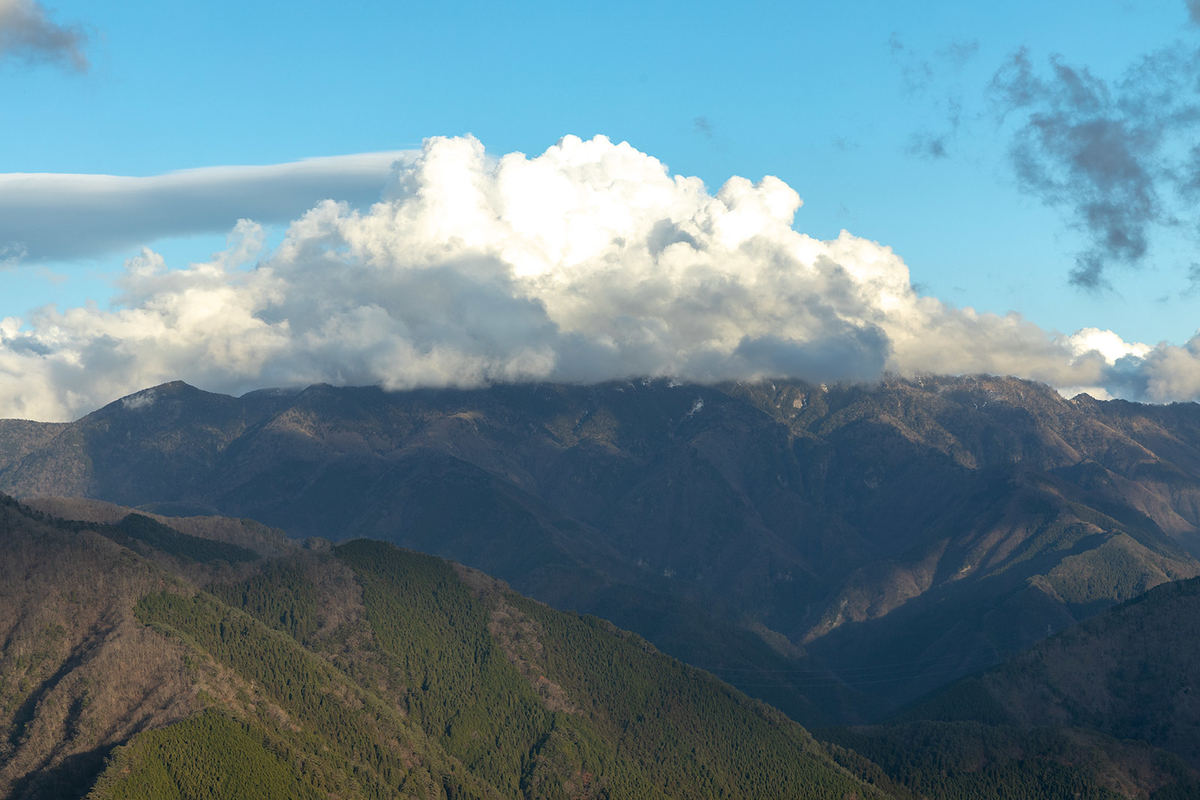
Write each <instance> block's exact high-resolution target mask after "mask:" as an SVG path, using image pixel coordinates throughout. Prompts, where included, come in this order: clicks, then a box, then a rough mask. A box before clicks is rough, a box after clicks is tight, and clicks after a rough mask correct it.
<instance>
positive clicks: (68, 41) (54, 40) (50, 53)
mask: <svg viewBox="0 0 1200 800" xmlns="http://www.w3.org/2000/svg"><path fill="white" fill-rule="evenodd" d="M87 43H88V37H87V35H86V34H85V33H84V32H83V28H82V27H80V26H79V25H60V24H58V23H56V22H54V21H53V20H51V19H50V17H49V15H48V14H47V13H46V8H45V6H43V5H42V4H41V3H39V2H37V0H0V63H3V62H5V61H7V62H10V63H18V64H36V63H52V64H60V65H62V66H66V67H68V68H70V69H74V70H77V71H79V72H84V71H86V70H87V68H88V59H87V55H86V54H85V53H84V49H85V48H86V46H87Z"/></svg>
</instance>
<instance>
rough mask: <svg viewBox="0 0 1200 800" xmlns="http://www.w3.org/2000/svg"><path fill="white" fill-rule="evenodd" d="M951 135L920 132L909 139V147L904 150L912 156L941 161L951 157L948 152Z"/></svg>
mask: <svg viewBox="0 0 1200 800" xmlns="http://www.w3.org/2000/svg"><path fill="white" fill-rule="evenodd" d="M948 140H949V135H947V134H944V133H943V134H934V133H930V132H929V131H918V132H917V133H914V134H913V135H912V136H910V137H909V139H908V145H907V146H906V147H905V148H904V150H905V152H906V153H908V154H909V155H910V156H919V157H921V158H928V159H931V160H934V161H936V160H940V159H943V158H946V157H947V156H948V155H949V152H948V151H947V149H946V147H947V143H948Z"/></svg>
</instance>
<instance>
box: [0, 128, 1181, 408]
mask: <svg viewBox="0 0 1200 800" xmlns="http://www.w3.org/2000/svg"><path fill="white" fill-rule="evenodd" d="M382 197H383V200H382V201H381V202H378V203H376V204H374V205H373V206H371V207H370V208H369V209H365V210H356V209H354V208H352V207H351V206H350V205H348V204H346V203H337V202H333V201H325V202H321V203H318V204H316V205H315V206H313V207H312V208H310V209H309V210H307V211H306V212H305V213H303V214H302V215H301V216H299V217H298V218H297V219H295V220H294V221H293V222H292V223H291V225H290V228H289V230H288V233H287V235H286V238H285V240H284V242H283V243H282V244H281V245H280V246H279V247H278V248H277V249H276V250H275V251H274V252H270V253H266V252H263V250H262V246H263V245H262V242H263V237H262V231H261V228H259V227H258V225H256V224H255V223H252V222H249V221H242V222H240V223H239V224H238V226H237V227H236V228H235V230H234V231H233V233H232V234H231V235H230V244H229V248H228V249H227V250H226V251H225V252H223V253H220V254H217V255H216V256H215V257H214V258H213V259H212V260H211V261H209V262H205V263H199V264H191V265H188V266H187V267H185V268H181V269H170V268H168V265H166V264H164V263H163V259H162V258H160V257H159V256H158V255H157V254H155V253H153V252H152V251H149V250H147V251H145V252H144V253H143V254H142V256H140V257H138V258H135V259H131V260H130V261H129V263H128V264H127V267H126V270H125V273H124V275H123V277H122V279H121V287H120V288H121V292H122V293H121V297H120V299H119V301H118V303H117V304H116V305H115V306H114V307H113V308H111V309H101V308H98V307H95V306H86V307H79V308H70V309H66V310H58V309H54V308H45V309H41V310H39V311H35V312H33V313H31V314H30V315H28V316H27V318H25V319H22V320H17V319H8V320H4V321H2V322H0V416H24V417H33V418H40V419H69V418H72V417H74V416H77V415H78V414H80V413H82V412H85V411H88V410H91V409H93V408H95V407H97V406H99V405H100V404H102V403H105V402H109V401H111V400H113V399H115V398H117V397H120V396H122V395H124V394H128V393H130V392H133V391H137V390H140V389H143V388H145V387H147V386H152V385H155V384H157V383H160V382H164V381H168V380H174V379H183V380H186V381H189V382H191V383H194V384H197V385H199V386H202V387H204V388H207V389H211V390H217V391H226V392H233V393H238V392H241V391H245V390H249V389H254V388H261V387H264V386H278V385H303V384H308V383H313V382H318V381H327V382H332V383H347V384H368V383H378V384H382V385H384V386H387V387H391V388H407V387H415V386H431V385H432V386H447V385H453V386H476V385H482V384H486V383H489V382H498V381H531V380H555V381H598V380H605V379H612V378H622V377H629V376H642V375H648V376H673V377H678V378H683V379H690V380H698V381H714V380H722V379H740V380H747V379H756V378H766V377H800V378H805V379H808V380H813V381H836V380H871V379H874V378H878V377H879V376H880V375H882V374H883V373H884V372H885V371H890V372H896V373H901V374H915V373H974V372H988V373H998V374H1014V375H1021V376H1025V377H1030V378H1034V379H1038V380H1043V381H1046V382H1048V383H1050V384H1052V385H1055V386H1060V387H1067V386H1091V387H1101V388H1105V387H1106V388H1107V389H1109V390H1111V391H1113V393H1114V394H1121V395H1125V396H1138V397H1147V398H1149V399H1155V400H1160V399H1175V398H1179V397H1191V396H1195V395H1196V394H1197V393H1198V392H1200V346H1193V345H1188V346H1187V347H1183V348H1171V347H1167V346H1165V345H1163V346H1159V347H1157V348H1153V349H1151V348H1147V347H1145V346H1144V345H1130V344H1126V343H1124V342H1123V341H1121V340H1120V338H1119V337H1117V336H1116V335H1115V334H1112V333H1111V332H1107V331H1097V330H1085V331H1081V332H1079V333H1078V334H1076V335H1075V336H1071V337H1067V336H1063V335H1060V334H1057V333H1054V332H1048V331H1046V330H1044V329H1041V328H1039V327H1037V326H1036V325H1033V324H1032V323H1030V322H1028V321H1026V320H1024V319H1023V318H1021V317H1020V316H1018V315H1015V314H1009V315H1003V316H1001V315H995V314H983V313H977V312H975V311H974V310H972V309H970V308H966V309H957V308H954V307H951V306H948V305H946V304H944V303H942V302H940V301H938V300H937V299H935V298H931V297H921V296H919V295H918V294H917V293H916V292H915V291H914V290H913V288H912V284H911V282H910V279H909V272H908V268H907V267H906V265H905V264H904V262H903V261H902V260H901V259H900V257H899V256H897V255H896V254H895V253H893V252H892V250H891V249H890V248H888V247H886V246H884V245H881V244H878V243H876V242H872V241H868V240H865V239H860V238H858V237H855V236H853V235H851V234H849V233H847V232H843V233H842V234H841V235H840V236H839V237H838V238H836V239H833V240H830V241H821V240H818V239H815V238H812V237H810V236H806V235H805V234H803V233H799V232H797V231H796V230H795V229H794V228H793V227H792V225H793V222H794V217H795V214H796V212H797V210H798V209H799V208H800V205H801V201H800V197H799V195H797V193H796V192H795V191H794V190H793V189H792V188H791V187H789V186H787V185H786V184H785V183H783V182H782V181H780V180H778V179H776V178H772V177H767V178H764V179H762V180H761V181H759V182H757V183H752V182H751V181H748V180H746V179H743V178H732V179H730V180H729V181H728V182H726V183H725V185H724V186H722V187H721V188H720V189H719V190H717V191H716V192H715V193H713V192H711V191H709V189H708V188H706V187H705V185H704V184H703V183H702V182H701V181H700V180H699V179H696V178H688V177H682V176H676V175H672V174H671V173H670V172H669V171H668V170H667V168H666V167H665V166H664V165H663V164H662V163H661V162H659V161H658V160H657V159H655V158H653V157H651V156H649V155H646V154H644V153H641V152H639V151H638V150H636V149H634V148H633V147H631V146H629V145H628V144H624V143H622V144H614V143H612V142H610V141H609V140H608V139H606V138H604V137H596V138H595V139H592V140H590V141H583V140H580V139H578V138H575V137H567V138H564V139H563V140H562V141H560V142H559V143H558V144H556V145H555V146H553V147H551V148H550V149H548V150H547V151H546V152H545V153H543V154H541V155H538V156H535V157H528V156H526V155H524V154H521V153H512V154H508V155H505V156H502V157H499V158H495V157H492V156H490V155H489V154H487V153H486V152H485V151H484V148H483V145H482V144H481V143H480V142H478V141H477V140H475V139H473V138H471V137H464V138H435V139H430V140H428V141H427V142H426V143H425V146H424V148H423V150H422V151H421V153H420V154H419V155H416V156H414V157H412V158H410V159H406V160H402V161H400V162H398V163H397V164H396V166H395V168H394V171H393V174H392V178H391V180H390V182H389V183H388V186H387V187H386V189H385V190H384V192H383V195H382ZM1181 364H1182V365H1184V366H1181ZM1189 370H1190V372H1189ZM1189 375H1194V377H1188V376H1189ZM1097 391H1099V389H1097Z"/></svg>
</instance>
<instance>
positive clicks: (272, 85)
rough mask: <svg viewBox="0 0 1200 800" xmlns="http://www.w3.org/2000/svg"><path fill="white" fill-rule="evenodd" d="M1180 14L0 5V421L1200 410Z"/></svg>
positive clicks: (1197, 170)
mask: <svg viewBox="0 0 1200 800" xmlns="http://www.w3.org/2000/svg"><path fill="white" fill-rule="evenodd" d="M1198 22H1200V3H1196V2H1189V0H1170V1H1167V0H1163V2H1140V3H1133V2H1125V1H1121V2H1117V1H1115V0H1114V1H1113V2H1105V1H1104V0H1093V1H1092V2H1061V3H1056V4H1052V5H1050V6H1047V4H1041V3H1039V4H1034V3H1031V2H1029V3H1026V2H1015V3H1009V4H1004V5H996V4H991V5H983V4H962V3H937V2H927V3H919V4H918V3H897V2H894V0H890V1H883V0H881V1H880V2H845V3H839V4H831V3H799V2H789V3H742V4H737V5H736V6H735V5H731V4H716V3H704V2H692V3H688V4H681V3H647V2H642V3H636V4H634V3H607V4H603V5H602V6H587V5H582V4H563V3H537V2H526V3H515V4H495V3H488V4H485V3H469V2H452V3H441V4H403V3H374V2H358V3H339V4H333V3H327V2H319V1H318V0H292V2H289V3H287V4H284V3H275V2H261V3H254V4H236V5H235V4H233V3H228V2H222V1H221V0H213V1H212V2H207V3H190V2H179V1H177V0H168V1H167V2H162V1H161V0H160V2H156V3H148V2H140V1H139V0H130V1H129V2H124V3H120V4H95V3H84V2H52V1H51V0H45V1H41V0H0V123H2V124H0V417H28V418H35V419H71V418H74V417H77V416H79V415H80V414H83V413H87V412H88V411H91V410H93V409H95V408H97V407H99V406H101V405H103V404H105V403H108V402H112V401H113V400H116V399H118V398H120V397H122V396H124V395H127V394H130V393H131V392H134V391H137V390H139V389H142V388H145V387H147V386H152V385H154V384H155V383H161V382H164V381H167V380H173V379H176V378H179V379H184V380H188V381H189V382H190V383H194V384H195V385H198V386H201V387H202V388H206V389H210V390H213V391H224V392H232V393H240V392H244V391H248V390H251V389H255V388H261V387H265V386H274V385H302V384H304V383H311V382H317V381H328V382H332V383H379V384H383V385H385V386H390V387H393V388H404V387H410V386H417V385H480V384H485V383H488V382H494V381H507V380H573V381H587V380H603V379H610V378H618V377H633V376H637V375H652V376H678V377H682V378H686V379H693V380H724V379H755V378H762V377H771V376H789V377H800V378H805V379H809V380H871V379H873V378H876V377H878V376H879V375H881V374H884V373H885V372H892V373H900V374H916V373H920V372H933V373H941V372H953V373H962V372H994V373H1001V374H1015V375H1020V376H1022V377H1029V378H1033V379H1037V380H1043V381H1046V382H1049V383H1051V384H1052V385H1054V386H1056V387H1057V388H1059V389H1060V390H1061V391H1063V392H1064V393H1066V394H1069V393H1071V392H1074V391H1080V390H1086V391H1089V392H1090V393H1092V394H1093V395H1096V396H1098V397H1110V396H1119V397H1127V398H1130V399H1139V400H1147V401H1151V402H1169V401H1177V400H1194V399H1200V339H1197V338H1196V334H1197V327H1198V326H1200V318H1198V315H1197V314H1196V308H1197V301H1198V299H1200V254H1198V252H1197V244H1198V242H1197V236H1198V235H1200V225H1198V224H1197V223H1200V218H1198V216H1197V208H1198V203H1200V148H1197V147H1196V144H1195V143H1196V142H1197V141H1200V139H1198V138H1197V134H1198V133H1200V56H1198V55H1197V53H1198V50H1200V25H1198Z"/></svg>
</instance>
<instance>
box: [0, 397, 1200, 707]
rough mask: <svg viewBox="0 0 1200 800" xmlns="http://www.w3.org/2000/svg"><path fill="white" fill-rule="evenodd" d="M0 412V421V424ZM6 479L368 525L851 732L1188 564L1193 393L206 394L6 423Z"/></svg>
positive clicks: (1192, 516)
mask: <svg viewBox="0 0 1200 800" xmlns="http://www.w3.org/2000/svg"><path fill="white" fill-rule="evenodd" d="M4 425H9V426H10V427H4ZM0 458H3V459H7V463H0V490H3V491H7V492H11V493H13V494H16V495H18V496H22V497H30V496H34V495H72V496H82V497H92V498H98V499H102V500H106V501H111V502H114V503H119V504H122V505H127V506H134V507H139V508H144V509H147V510H149V511H157V512H159V513H163V514H213V513H219V514H223V515H228V516H237V517H253V518H255V519H258V520H261V521H262V522H264V523H266V524H268V525H272V526H277V527H279V528H282V529H284V530H286V531H288V533H289V534H291V535H292V536H300V537H302V536H312V535H315V536H322V537H325V538H329V539H333V540H342V539H345V538H349V537H355V536H366V537H371V538H378V539H385V540H388V541H392V542H396V543H399V544H402V545H404V546H407V547H411V548H414V549H418V550H422V551H425V552H429V553H433V554H436V555H440V556H444V557H449V558H453V559H455V560H457V561H460V562H462V563H465V564H468V565H470V566H473V567H476V568H479V569H482V570H485V571H487V572H490V573H492V574H495V575H497V576H499V577H501V578H503V579H505V580H508V581H509V582H511V583H512V584H513V586H514V587H515V588H517V589H518V590H520V591H522V592H525V593H527V594H530V595H532V596H534V597H537V598H538V599H542V600H545V601H546V602H549V603H551V604H553V605H556V606H558V607H560V608H574V609H579V610H583V611H588V612H592V613H596V614H599V615H602V616H606V617H608V618H610V619H613V620H614V621H616V622H617V623H618V624H619V625H621V626H623V627H627V628H631V629H633V630H635V631H637V632H639V633H641V634H643V635H644V636H646V637H647V638H648V639H650V640H651V641H653V642H655V644H657V645H658V646H659V647H661V648H662V649H664V650H666V651H667V652H669V653H671V654H673V655H677V656H679V657H680V658H683V659H684V660H687V661H690V662H691V663H694V664H697V665H698V666H702V667H705V668H708V669H711V670H712V671H713V672H714V673H716V674H718V675H719V676H721V677H723V678H726V679H728V680H730V681H731V682H733V683H734V684H735V685H738V686H740V687H742V688H744V689H745V690H746V691H747V692H749V693H751V694H755V695H757V696H759V697H762V698H764V699H766V700H768V701H769V702H772V703H774V704H776V705H778V706H779V707H781V708H783V709H784V710H786V711H787V712H788V713H790V714H792V715H793V716H795V717H797V718H798V719H801V720H803V721H812V722H822V721H832V720H854V719H863V718H866V717H869V716H872V715H874V714H876V713H879V712H880V711H882V710H886V709H887V708H890V707H894V706H895V705H897V704H899V703H902V702H904V701H906V700H909V699H911V698H913V697H915V696H917V695H919V694H921V693H923V692H926V691H928V690H930V689H933V688H935V687H936V686H938V685H941V684H943V683H945V682H947V681H949V680H952V679H953V678H955V677H957V676H959V675H962V674H965V673H967V672H970V671H974V670H976V669H978V668H980V667H984V666H988V665H990V664H992V663H995V662H996V661H998V660H999V659H1000V658H1002V657H1003V656H1005V655H1007V654H1010V653H1012V652H1015V651H1016V650H1018V649H1021V648H1023V647H1026V646H1028V645H1030V644H1032V643H1033V642H1035V641H1037V640H1038V639H1040V638H1042V637H1044V636H1045V635H1046V633H1047V631H1055V630H1058V629H1061V628H1063V627H1065V626H1067V625H1069V624H1071V623H1072V622H1074V621H1076V620H1078V619H1082V618H1085V617H1087V616H1090V615H1092V614H1094V613H1096V612H1097V611H1100V610H1102V609H1104V608H1107V607H1109V606H1111V605H1113V604H1114V603H1118V602H1121V601H1124V600H1126V599H1129V598H1131V597H1133V596H1135V595H1137V594H1139V593H1141V592H1143V591H1145V590H1146V589H1148V588H1150V587H1152V586H1155V585H1157V584H1159V583H1162V582H1164V581H1168V580H1174V579H1180V578H1187V577H1191V576H1193V575H1197V574H1200V563H1198V562H1197V561H1196V558H1195V556H1196V555H1198V554H1200V478H1198V477H1197V476H1198V475H1200V407H1197V406H1196V405H1194V404H1183V405H1172V406H1143V405H1137V404H1130V403H1124V402H1119V401H1114V402H1106V403H1101V402H1097V401H1094V400H1092V399H1090V398H1088V397H1086V396H1081V397H1079V398H1076V399H1075V400H1067V399H1064V398H1062V397H1060V396H1059V395H1058V394H1057V393H1055V392H1054V391H1053V390H1051V389H1049V388H1048V387H1045V386H1041V385H1038V384H1033V383H1029V382H1025V381H1018V380H1013V379H997V378H937V379H925V380H922V381H889V382H885V383H884V384H882V385H878V386H874V387H854V386H832V387H827V388H826V387H819V386H809V385H805V384H800V383H776V384H759V385H754V386H742V385H724V386H716V387H701V386H693V385H686V384H683V385H681V384H677V383H674V382H664V381H646V382H633V383H612V384H604V385H600V386H590V387H572V386H548V385H530V386H504V387H493V388H489V389H482V390H477V391H448V390H439V391H432V390H430V391H413V392H402V393H388V392H384V391H382V390H380V389H375V388H333V387H329V386H314V387H310V388H309V389H306V390H304V391H299V392H283V391H265V392H255V393H251V394H249V395H246V396H244V397H242V398H236V399H235V398H230V397H224V396H219V395H212V394H207V393H204V392H201V391H199V390H197V389H194V388H192V387H189V386H186V385H184V384H178V383H176V384H167V385H165V386H160V387H157V388H155V389H150V390H146V391H144V392H141V393H139V394H137V395H134V396H132V397H130V398H126V399H125V400H122V401H119V402H117V403H114V404H112V405H110V406H107V407H106V408H104V409H101V410H100V411H97V412H95V413H94V414H91V415H89V416H87V417H85V418H83V419H82V420H79V421H78V422H75V423H72V424H70V425H67V426H58V427H53V428H52V427H45V428H37V426H36V425H35V426H33V427H30V424H29V423H23V424H21V425H20V426H17V425H16V423H0Z"/></svg>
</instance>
